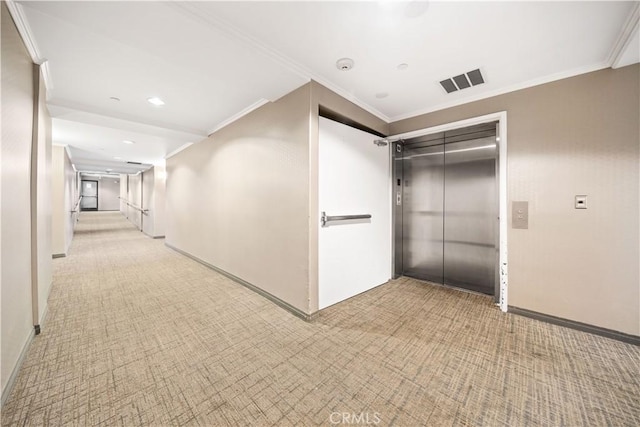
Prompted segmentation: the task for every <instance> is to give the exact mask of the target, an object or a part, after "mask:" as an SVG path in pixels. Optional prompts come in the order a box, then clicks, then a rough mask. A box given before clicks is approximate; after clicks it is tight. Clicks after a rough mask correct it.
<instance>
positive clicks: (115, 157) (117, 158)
mask: <svg viewBox="0 0 640 427" xmlns="http://www.w3.org/2000/svg"><path fill="white" fill-rule="evenodd" d="M113 158H114V159H116V160H122V157H118V156H113Z"/></svg>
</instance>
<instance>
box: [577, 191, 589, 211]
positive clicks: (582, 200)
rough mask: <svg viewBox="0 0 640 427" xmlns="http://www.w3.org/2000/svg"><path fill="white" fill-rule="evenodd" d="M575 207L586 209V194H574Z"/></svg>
mask: <svg viewBox="0 0 640 427" xmlns="http://www.w3.org/2000/svg"><path fill="white" fill-rule="evenodd" d="M575 208H576V209H587V196H585V195H584V194H582V195H578V196H576V201H575Z"/></svg>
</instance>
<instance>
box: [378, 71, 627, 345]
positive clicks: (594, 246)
mask: <svg viewBox="0 0 640 427" xmlns="http://www.w3.org/2000/svg"><path fill="white" fill-rule="evenodd" d="M639 86H640V65H637V64H636V65H633V66H629V67H625V68H621V69H618V70H612V69H606V70H602V71H597V72H593V73H589V74H584V75H580V76H577V77H573V78H569V79H564V80H560V81H556V82H553V83H548V84H544V85H540V86H536V87H533V88H529V89H524V90H520V91H516V92H512V93H509V94H505V95H501V96H496V97H493V98H489V99H485V100H481V101H477V102H473V103H469V104H465V105H462V106H459V107H454V108H449V109H446V110H442V111H438V112H434V113H430V114H426V115H423V116H419V117H414V118H410V119H407V120H403V121H399V122H395V123H392V124H391V125H390V133H391V134H399V133H403V132H407V131H411V130H416V129H422V128H427V127H431V126H435V125H439V124H444V123H449V122H454V121H457V120H462V119H466V118H470V117H476V116H481V115H484V114H488V113H493V112H497V111H503V110H504V111H507V135H508V155H507V159H508V200H509V205H510V204H511V201H514V200H526V201H529V209H530V212H529V215H530V218H529V229H528V230H514V229H511V228H509V231H508V251H509V300H508V303H509V305H510V306H515V307H519V308H524V309H528V310H533V311H536V312H540V313H545V314H549V315H553V316H557V317H562V318H566V319H570V320H575V321H579V322H584V323H588V324H591V325H596V326H599V327H603V328H607V329H613V330H616V331H621V332H625V333H628V334H633V335H640V284H639V283H640V277H639V275H640V274H639V271H640V267H639V265H638V264H639V262H640V261H639V260H640V251H639V239H638V236H639V233H640V230H639V228H640V227H639V224H638V223H639V218H640V211H639V209H640V200H639V194H640V189H639V180H640V175H639V164H640V155H639V149H640V148H639V147H640V124H639V121H640V90H639ZM578 194H586V195H588V209H587V210H576V209H574V208H573V204H574V196H575V195H578ZM509 214H511V212H509Z"/></svg>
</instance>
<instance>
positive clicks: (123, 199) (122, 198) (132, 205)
mask: <svg viewBox="0 0 640 427" xmlns="http://www.w3.org/2000/svg"><path fill="white" fill-rule="evenodd" d="M118 199H120V200H122V201H123V202H125V203H126V204H127V206H129V207H132V208H133V209H135V210H137V211H140V212H142V214H143V215H149V209H142V208H140V207H138V206H136V205H134V204H133V203H129V201H128V200H127V199H125V198H124V197H119V196H118Z"/></svg>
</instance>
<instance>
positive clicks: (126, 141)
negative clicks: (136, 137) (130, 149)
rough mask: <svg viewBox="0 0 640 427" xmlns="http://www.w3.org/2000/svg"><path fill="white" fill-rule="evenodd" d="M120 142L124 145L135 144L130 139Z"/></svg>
mask: <svg viewBox="0 0 640 427" xmlns="http://www.w3.org/2000/svg"><path fill="white" fill-rule="evenodd" d="M122 142H123V143H125V144H135V143H136V142H135V141H131V140H130V139H125V140H123V141H122Z"/></svg>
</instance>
